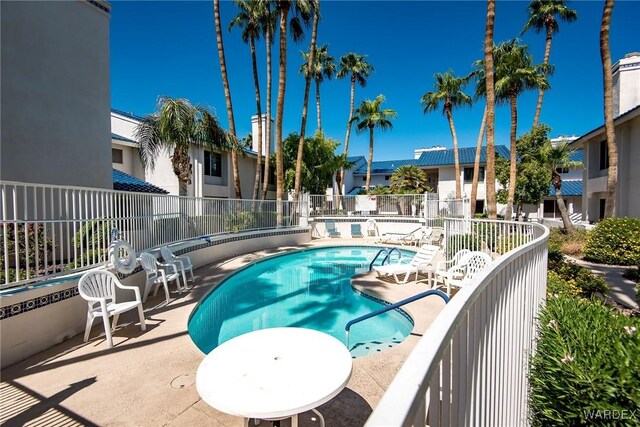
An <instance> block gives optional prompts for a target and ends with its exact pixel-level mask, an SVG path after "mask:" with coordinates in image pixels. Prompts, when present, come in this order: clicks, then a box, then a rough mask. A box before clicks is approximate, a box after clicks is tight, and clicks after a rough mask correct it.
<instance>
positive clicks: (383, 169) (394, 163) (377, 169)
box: [354, 159, 417, 175]
mask: <svg viewBox="0 0 640 427" xmlns="http://www.w3.org/2000/svg"><path fill="white" fill-rule="evenodd" d="M416 162H417V160H415V159H405V160H383V161H379V162H373V163H372V165H371V173H393V172H395V171H396V169H398V168H399V167H400V166H406V165H416ZM366 173H367V163H365V164H364V165H362V166H360V167H359V168H358V169H357V170H356V171H355V172H354V174H363V175H364V174H366Z"/></svg>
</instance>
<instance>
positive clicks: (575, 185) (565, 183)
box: [549, 179, 582, 197]
mask: <svg viewBox="0 0 640 427" xmlns="http://www.w3.org/2000/svg"><path fill="white" fill-rule="evenodd" d="M560 190H561V191H562V195H563V196H582V180H581V179H563V180H562V187H560ZM555 196H556V189H555V188H554V187H553V184H549V197H555Z"/></svg>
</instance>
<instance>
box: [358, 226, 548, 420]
mask: <svg viewBox="0 0 640 427" xmlns="http://www.w3.org/2000/svg"><path fill="white" fill-rule="evenodd" d="M444 228H445V235H446V237H445V242H448V247H447V249H450V251H449V252H453V251H456V250H458V249H460V248H462V247H464V246H465V244H466V243H470V244H473V245H476V244H477V245H478V246H475V247H474V246H470V247H471V248H472V249H474V248H478V247H480V248H485V250H487V251H491V252H494V253H495V252H496V251H497V252H498V253H503V255H501V256H500V257H498V258H497V259H496V260H495V261H494V263H493V265H492V266H491V267H492V268H490V269H488V270H487V271H485V272H484V273H483V274H482V275H480V276H479V277H478V278H477V279H475V280H474V282H473V283H472V284H469V285H466V286H465V287H463V288H462V289H461V290H460V291H459V292H458V293H457V294H456V295H455V296H454V297H453V298H452V299H451V301H450V302H449V303H448V304H447V305H446V306H445V307H444V309H443V310H442V312H441V313H440V314H439V315H438V317H437V318H436V320H435V321H434V322H433V323H432V324H431V326H430V327H429V329H428V330H427V331H426V332H425V334H424V335H423V337H422V338H421V339H420V341H419V342H418V343H417V344H416V346H415V347H414V349H413V351H412V352H411V354H410V355H409V357H408V358H407V360H406V361H405V362H404V364H403V365H402V368H401V369H400V371H398V373H397V375H396V376H395V378H394V380H393V382H392V383H391V385H390V386H389V388H388V389H387V391H386V393H385V394H384V396H383V397H382V400H381V401H380V403H379V404H378V406H377V407H376V408H375V409H374V411H373V413H372V414H371V416H370V417H369V419H368V421H367V423H366V425H367V426H391V425H393V426H426V425H429V426H456V427H457V426H472V425H479V426H485V425H486V426H518V425H528V418H527V415H528V405H527V397H528V358H529V357H530V356H531V354H532V353H533V352H534V351H535V327H536V318H537V315H538V312H539V309H540V306H541V304H542V302H543V298H544V295H545V291H546V272H547V241H548V230H547V229H546V228H544V227H543V226H541V225H538V224H533V223H525V224H522V223H515V222H492V221H487V220H469V219H464V220H458V219H446V220H444ZM468 235H471V236H473V237H474V239H476V240H478V241H479V243H476V241H475V240H473V241H471V240H468V238H467V237H460V236H468ZM501 241H502V242H509V243H508V244H507V243H505V244H504V245H502V244H501V243H499V242H501ZM502 251H504V252H502Z"/></svg>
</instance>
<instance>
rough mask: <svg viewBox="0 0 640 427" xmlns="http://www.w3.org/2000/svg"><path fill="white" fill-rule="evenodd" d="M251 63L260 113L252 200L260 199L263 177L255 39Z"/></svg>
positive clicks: (252, 41)
mask: <svg viewBox="0 0 640 427" xmlns="http://www.w3.org/2000/svg"><path fill="white" fill-rule="evenodd" d="M250 45H251V63H252V65H253V85H254V86H255V88H256V111H257V112H258V149H257V152H258V161H257V163H256V178H255V181H254V183H253V195H252V197H251V198H252V200H257V199H258V198H259V197H260V176H261V175H262V107H261V105H260V104H261V99H260V80H259V79H258V61H257V60H256V43H255V40H254V39H253V37H252V38H251V40H250Z"/></svg>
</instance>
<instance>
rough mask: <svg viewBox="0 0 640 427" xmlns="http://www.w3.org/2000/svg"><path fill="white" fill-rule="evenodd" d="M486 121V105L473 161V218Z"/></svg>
mask: <svg viewBox="0 0 640 427" xmlns="http://www.w3.org/2000/svg"><path fill="white" fill-rule="evenodd" d="M486 122H487V106H486V105H485V107H484V113H483V114H482V123H480V135H478V143H477V145H476V157H475V159H474V161H473V181H472V182H471V218H473V215H474V214H475V213H476V204H477V198H478V179H479V178H480V154H481V153H482V139H483V137H484V131H485V123H486ZM485 172H486V171H485Z"/></svg>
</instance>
